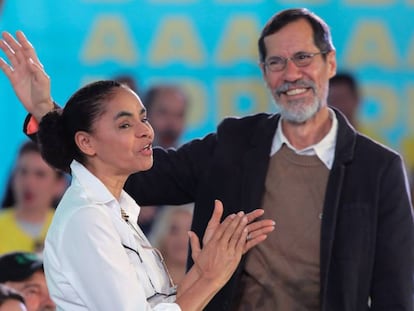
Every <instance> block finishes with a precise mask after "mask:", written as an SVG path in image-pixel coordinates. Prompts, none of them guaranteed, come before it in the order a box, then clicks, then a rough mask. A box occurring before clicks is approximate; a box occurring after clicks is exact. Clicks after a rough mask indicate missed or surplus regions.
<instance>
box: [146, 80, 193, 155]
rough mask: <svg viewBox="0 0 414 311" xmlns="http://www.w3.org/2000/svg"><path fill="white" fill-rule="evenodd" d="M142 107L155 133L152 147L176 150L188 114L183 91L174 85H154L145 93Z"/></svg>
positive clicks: (186, 101) (186, 100)
mask: <svg viewBox="0 0 414 311" xmlns="http://www.w3.org/2000/svg"><path fill="white" fill-rule="evenodd" d="M144 105H145V108H146V109H147V112H148V119H149V121H150V122H151V125H152V127H153V128H154V132H155V140H154V146H160V147H162V148H165V149H168V148H177V147H178V146H179V143H180V138H181V135H182V134H183V132H184V130H185V125H186V117H187V112H188V99H187V96H186V94H185V93H184V91H183V90H182V89H181V88H180V87H178V86H174V85H154V86H152V87H151V88H150V89H149V90H148V91H147V92H146V94H145V97H144Z"/></svg>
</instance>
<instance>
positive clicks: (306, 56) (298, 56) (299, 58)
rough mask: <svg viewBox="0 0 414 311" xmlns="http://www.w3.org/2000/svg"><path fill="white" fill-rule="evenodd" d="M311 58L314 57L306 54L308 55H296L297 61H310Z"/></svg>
mask: <svg viewBox="0 0 414 311" xmlns="http://www.w3.org/2000/svg"><path fill="white" fill-rule="evenodd" d="M311 57H312V55H310V54H306V53H302V54H298V55H295V58H296V59H297V60H305V59H309V58H311Z"/></svg>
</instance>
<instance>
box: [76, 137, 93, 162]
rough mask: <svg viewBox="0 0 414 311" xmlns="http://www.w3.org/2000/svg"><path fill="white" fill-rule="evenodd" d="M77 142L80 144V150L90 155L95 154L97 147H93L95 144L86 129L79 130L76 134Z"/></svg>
mask: <svg viewBox="0 0 414 311" xmlns="http://www.w3.org/2000/svg"><path fill="white" fill-rule="evenodd" d="M75 143H76V145H77V146H78V148H79V150H80V151H81V152H82V153H84V154H86V155H88V156H93V155H95V153H96V152H95V149H94V148H93V144H92V141H91V135H90V134H89V133H87V132H84V131H78V132H76V134H75Z"/></svg>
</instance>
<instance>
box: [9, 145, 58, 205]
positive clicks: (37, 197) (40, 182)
mask: <svg viewBox="0 0 414 311" xmlns="http://www.w3.org/2000/svg"><path fill="white" fill-rule="evenodd" d="M13 189H14V194H15V197H16V202H17V205H18V206H19V207H21V208H24V209H26V208H27V209H32V210H34V209H36V210H39V209H45V208H49V207H50V206H51V205H52V201H53V199H54V198H55V197H56V196H57V195H58V191H59V179H58V177H57V175H56V172H55V171H54V170H53V169H52V168H51V167H50V166H49V165H48V164H47V163H46V162H45V161H44V160H43V159H42V157H41V155H40V154H39V153H38V152H26V153H24V154H22V155H21V156H20V157H19V159H18V160H17V166H16V169H15V172H14V177H13Z"/></svg>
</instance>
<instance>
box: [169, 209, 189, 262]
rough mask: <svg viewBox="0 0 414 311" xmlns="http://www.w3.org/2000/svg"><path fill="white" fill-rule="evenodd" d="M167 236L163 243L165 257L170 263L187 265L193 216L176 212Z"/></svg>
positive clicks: (184, 212)
mask: <svg viewBox="0 0 414 311" xmlns="http://www.w3.org/2000/svg"><path fill="white" fill-rule="evenodd" d="M170 220H171V221H170V223H169V228H168V230H167V232H166V233H167V234H166V236H165V238H164V240H163V241H162V244H163V245H164V247H163V248H164V250H163V251H164V252H163V255H164V257H165V258H166V260H167V261H168V263H175V264H182V265H185V264H186V262H187V255H188V235H187V232H188V231H189V230H190V228H191V221H192V215H191V213H190V212H187V211H176V212H174V213H173V214H172V215H171V218H170Z"/></svg>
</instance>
